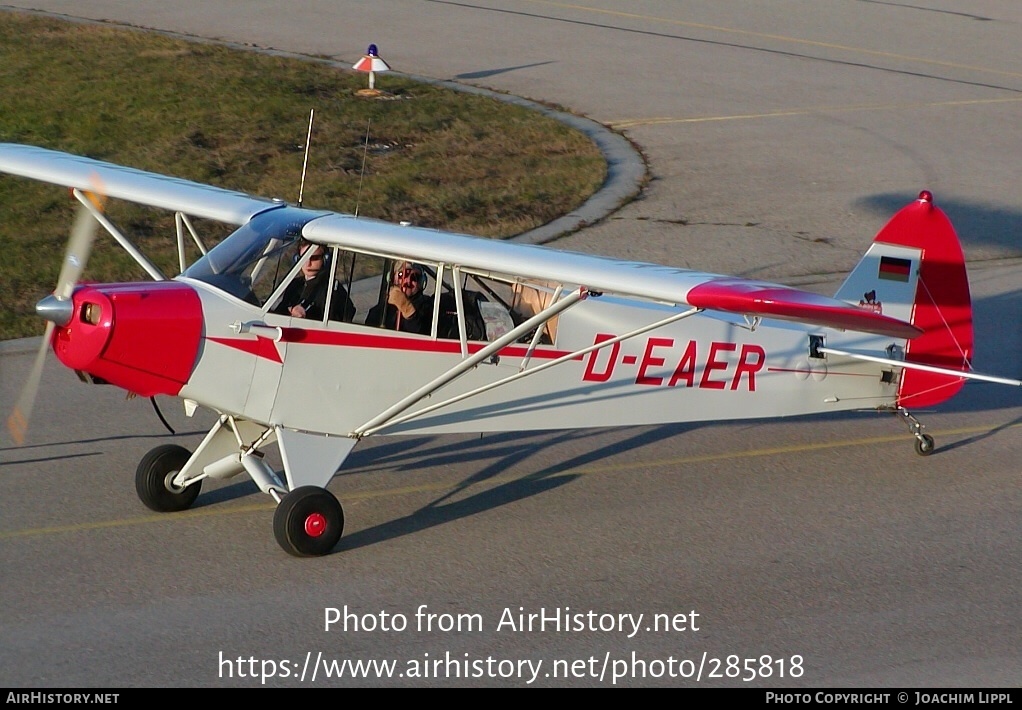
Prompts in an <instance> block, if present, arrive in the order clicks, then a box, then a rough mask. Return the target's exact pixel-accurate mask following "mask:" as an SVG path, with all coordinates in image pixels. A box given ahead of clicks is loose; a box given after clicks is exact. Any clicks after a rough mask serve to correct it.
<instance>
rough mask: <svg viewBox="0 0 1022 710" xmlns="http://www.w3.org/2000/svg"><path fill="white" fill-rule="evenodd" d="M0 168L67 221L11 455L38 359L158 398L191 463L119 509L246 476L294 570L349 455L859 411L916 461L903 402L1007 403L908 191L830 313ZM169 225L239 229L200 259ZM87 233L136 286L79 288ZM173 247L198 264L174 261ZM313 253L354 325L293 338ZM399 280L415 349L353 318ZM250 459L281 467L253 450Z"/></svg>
mask: <svg viewBox="0 0 1022 710" xmlns="http://www.w3.org/2000/svg"><path fill="white" fill-rule="evenodd" d="M0 172H4V173H8V174H11V175H16V176H21V177H26V178H32V179H35V180H41V181H45V182H49V183H54V184H57V185H62V186H65V187H69V188H71V189H72V191H73V193H74V194H75V196H76V197H77V198H78V199H79V201H80V202H81V204H82V208H81V209H82V214H83V215H84V216H83V217H79V222H78V224H77V226H76V228H75V230H74V232H73V234H72V239H71V243H70V244H69V247H68V254H67V257H66V259H65V264H64V267H63V269H62V273H61V277H60V280H59V282H58V284H57V289H56V290H55V292H54V294H53V295H52V296H48V297H46V298H44V299H43V300H42V301H40V302H39V304H38V305H37V308H36V310H37V312H38V314H39V315H40V316H42V317H43V318H46V319H47V320H48V321H49V323H48V324H47V330H46V335H45V337H44V342H43V347H42V349H41V350H40V357H39V358H38V359H37V365H36V367H35V368H34V370H33V374H32V376H31V377H30V379H29V382H28V384H27V385H26V388H25V392H24V393H23V395H22V398H21V400H20V401H19V404H18V406H17V407H16V409H15V412H14V414H12V416H11V418H10V420H9V427H10V429H11V431H12V434H13V435H14V437H15V439H16V440H18V441H20V440H21V438H22V437H23V436H24V434H25V431H26V429H27V423H28V418H29V416H30V413H31V408H32V403H33V401H34V398H35V389H36V386H37V384H38V379H39V372H40V370H41V364H42V358H43V357H44V355H45V350H46V348H47V347H48V346H51V347H52V348H53V350H54V352H55V353H56V354H57V357H58V358H59V359H60V361H61V362H62V363H63V364H65V365H66V366H67V367H69V368H71V369H73V370H74V371H76V372H77V373H78V374H79V376H80V377H81V378H82V379H84V380H86V381H89V382H96V383H109V384H112V385H115V386H117V387H121V388H124V389H125V390H127V391H128V392H130V393H134V394H137V395H141V396H146V397H153V396H155V395H172V396H176V397H179V398H181V399H182V400H184V404H185V409H186V412H187V413H189V414H191V413H192V412H194V410H195V409H196V407H199V406H202V407H207V408H209V409H211V410H213V411H215V412H216V413H218V415H219V417H218V419H217V421H216V423H215V425H214V426H213V428H212V429H211V430H210V432H209V433H208V434H207V435H206V437H205V438H204V440H203V441H202V443H201V444H199V446H198V448H197V449H196V450H195V451H188V450H187V449H185V448H183V447H181V446H177V445H163V446H159V447H156V448H155V449H153V450H152V451H150V452H149V453H148V454H146V455H145V457H143V459H142V460H141V462H140V463H139V466H138V470H137V473H136V488H137V491H138V494H139V497H140V498H141V500H142V502H143V503H145V505H147V506H148V507H149V508H151V509H153V510H156V511H178V510H183V509H185V508H188V507H189V506H190V505H192V503H193V502H194V501H195V499H196V496H198V494H199V489H200V486H201V485H202V480H203V479H204V478H213V479H225V478H229V477H231V476H235V475H237V474H240V473H247V474H248V475H249V476H251V478H252V479H253V481H255V483H256V484H257V485H258V486H259V488H260V489H261V490H262V491H263V492H264V493H266V494H268V495H270V496H272V497H273V498H274V500H275V501H276V502H277V508H276V511H275V513H274V518H273V530H274V535H275V537H276V539H277V541H278V542H279V544H280V545H281V547H282V548H283V549H284V550H286V551H287V552H289V553H291V554H294V555H298V556H312V555H322V554H326V553H328V552H329V551H330V550H331V549H333V548H334V546H335V545H336V544H337V542H338V540H339V538H340V536H341V532H342V528H343V524H344V516H343V512H342V508H341V505H340V503H339V502H338V501H337V499H336V498H335V497H334V495H333V494H331V493H330V492H329V491H327V490H326V486H327V484H328V483H329V482H330V480H331V479H332V478H333V476H334V475H335V473H336V472H337V470H338V469H339V467H340V466H341V465H342V463H343V462H344V460H345V458H346V457H347V456H348V454H349V453H350V452H351V451H352V449H353V448H354V446H355V445H356V444H357V443H358V442H359V440H361V439H362V438H363V437H366V436H371V435H375V434H441V433H452V432H490V431H505V430H537V429H559V428H572V427H605V426H614V425H641V424H657V423H664V422H691V421H705V420H728V419H749V418H763V417H780V416H787V415H799V414H809V413H816V412H820V413H830V412H837V411H843V410H862V409H875V410H888V411H893V412H897V413H900V414H901V415H902V417H903V419H904V421H905V422H906V423H907V424H908V425H909V427H910V429H911V432H912V434H913V435H914V436H915V447H916V451H917V452H918V453H919V454H921V455H927V454H929V453H931V452H932V451H933V448H934V441H933V438H932V437H931V436H929V435H928V434H925V433H923V427H922V425H921V424H920V423H919V422H918V421H917V420H916V419H915V417H913V416H912V415H911V414H910V413H909V411H908V408H909V407H913V408H919V407H930V406H932V405H935V404H938V403H940V402H942V401H944V400H946V399H948V398H949V397H951V396H952V395H954V394H955V393H956V392H957V391H958V390H959V389H960V388H961V387H962V385H963V383H964V382H965V381H966V379H969V378H974V379H981V380H986V381H991V382H999V383H1004V384H1009V385H1014V386H1020V385H1022V382H1020V381H1018V380H1013V379H1008V378H1002V377H993V376H988V375H981V374H977V373H974V372H972V367H971V360H972V352H973V332H972V306H971V301H970V295H969V284H968V279H967V275H966V269H965V263H964V258H963V254H962V249H961V246H960V244H959V241H958V238H957V236H956V234H955V232H954V229H953V227H952V225H951V223H950V221H949V220H948V218H947V217H946V215H945V214H944V213H943V212H942V211H941V210H940V209H939V208H938V207H937V206H935V205H934V203H933V198H932V196H931V195H930V193H929V192H926V191H924V192H922V193H920V195H919V198H918V199H917V200H915V201H914V202H912V203H911V204H909V205H908V206H906V207H904V208H903V209H902V210H901V211H900V212H898V213H897V214H896V215H895V216H894V217H893V218H892V219H891V221H890V222H889V223H888V224H887V225H886V226H885V227H884V228H883V229H882V230H881V231H880V232H879V234H877V236H876V238H875V240H874V241H873V244H872V246H871V247H870V248H869V250H868V251H867V252H866V254H865V256H863V258H862V260H861V261H860V262H859V264H858V265H857V266H856V267H855V269H854V270H853V271H852V272H851V274H850V275H849V276H848V278H847V280H846V281H845V283H844V284H843V285H842V286H841V288H840V289H839V290H838V292H837V294H836V295H835V296H834V297H833V298H829V297H825V296H820V295H817V294H814V293H809V292H806V291H801V290H797V289H794V288H789V287H786V286H782V285H777V284H771V283H765V282H761V281H755V280H749V279H743V278H735V277H730V276H720V275H715V274H708V273H701V272H698V271H691V270H688V269H679V268H672V267H667V266H657V265H654V264H645V263H636V262H626V261H619V260H613V259H606V258H600V257H597V256H590V255H585V254H578V253H570V252H564V251H559V250H555V249H550V248H545V247H538V246H526V245H520V244H513V243H509V242H503V241H499V240H490V239H480V238H474V237H470V236H465V235H459V234H449V233H443V232H439V231H436V230H432V229H422V228H417V227H412V226H405V225H394V224H387V223H383V222H379V221H374V220H370V219H365V218H359V217H354V216H351V215H344V214H335V213H331V212H324V211H317V210H312V209H305V208H302V207H296V206H292V205H289V204H286V203H284V202H281V201H274V200H268V199H262V198H257V197H252V196H250V195H246V194H242V193H239V192H232V191H229V190H225V189H221V188H217V187H211V186H207V185H201V184H198V183H194V182H188V181H184V180H179V179H176V178H171V177H167V176H163V175H158V174H154V173H148V172H142V171H139V170H134V169H131V168H126V167H121V166H117V165H113V164H110V163H104V162H100V161H96V160H92V159H88V158H84V157H79V156H74V155H70V154H67V153H60V152H56V151H51V150H46V149H42V148H37V147H31V146H24V145H13V144H2V145H0ZM95 193H102V195H104V196H105V197H107V198H114V199H123V200H127V201H130V202H134V203H138V204H143V205H149V206H152V207H157V208H163V209H167V210H171V211H173V212H174V213H175V214H176V217H177V239H178V247H179V254H180V255H181V256H180V262H181V264H180V268H181V271H182V273H180V274H179V275H177V276H175V277H174V278H172V279H168V278H166V277H165V275H164V274H163V273H161V272H160V270H159V269H157V268H156V267H155V266H154V265H153V264H152V263H150V262H149V261H148V260H147V259H146V257H145V256H144V255H142V254H141V253H140V252H139V251H138V250H137V249H136V248H135V247H134V246H133V244H132V243H131V242H130V240H129V239H128V238H127V237H126V236H125V235H124V234H122V233H121V232H120V231H119V230H118V229H117V228H116V227H115V226H114V225H113V224H111V223H110V221H109V220H108V219H107V217H106V216H105V214H104V213H103V211H102V209H101V205H100V204H99V201H98V200H96V199H95V198H94V194H95ZM191 218H206V219H210V220H216V221H219V222H224V223H227V224H232V225H237V226H238V229H237V231H235V232H234V233H232V234H231V235H230V236H229V237H227V238H226V239H224V240H223V241H222V242H220V243H219V244H218V245H216V246H215V248H212V249H209V250H208V251H207V250H206V248H205V246H203V244H202V241H201V239H200V237H199V235H198V234H197V233H196V231H195V229H194V227H193V224H192V221H191ZM97 224H101V225H102V226H103V227H104V228H105V229H106V230H107V231H108V232H109V233H110V234H111V235H112V236H113V237H114V238H115V239H116V240H117V241H118V243H120V244H121V246H123V247H124V248H125V249H127V250H128V252H129V253H130V254H131V255H132V256H133V257H134V258H135V259H136V261H138V263H139V264H140V265H141V266H142V267H143V268H144V269H145V270H146V272H147V273H148V274H150V275H151V276H152V278H153V279H154V281H151V282H148V281H147V282H143V283H117V284H79V283H78V277H79V276H80V274H81V271H82V269H83V268H84V266H85V261H86V259H87V256H88V253H89V250H90V246H91V240H92V234H93V233H94V232H95V225H97ZM189 237H191V238H192V239H194V240H195V242H196V244H198V245H199V248H200V249H201V250H202V252H203V256H202V257H201V258H199V259H198V260H196V261H195V263H193V264H191V265H190V266H186V264H185V263H184V261H185V258H184V253H185V242H186V239H187V238H189ZM300 240H304V241H301V242H300ZM306 242H311V243H313V244H315V245H319V246H321V247H323V249H322V250H320V249H310V248H305V249H304V250H303V249H302V248H301V246H302V245H303V244H305V243H306ZM321 251H322V252H323V253H325V255H326V257H327V259H326V261H325V263H326V264H327V266H325V267H324V268H328V269H329V270H330V279H332V280H333V282H334V283H336V284H341V285H343V286H344V287H345V288H346V290H347V292H350V293H351V294H352V296H353V297H354V300H355V301H356V302H357V301H359V300H360V298H361V299H362V300H363V303H361V304H358V306H359V307H358V308H357V310H356V315H355V316H354V318H352V317H350V312H349V313H348V314H346V315H345V316H342V317H341V318H342V319H341V320H331V319H330V317H329V316H330V314H331V313H335V312H338V309H335V308H333V307H331V304H330V303H329V302H328V303H327V305H326V307H325V308H324V309H323V312H324V315H323V317H322V319H320V320H318V321H312V320H309V319H307V318H295V317H292V316H291V315H278V314H276V313H274V312H273V311H274V309H275V307H276V305H277V304H278V303H279V302H280V300H281V298H282V295H283V294H284V291H285V289H286V288H287V286H288V284H289V283H290V282H291V281H292V280H293V279H295V278H299V277H300V275H301V270H302V266H303V264H304V263H305V262H306V261H308V260H309V259H310V258H312V256H313V254H314V252H315V253H320V252H321ZM381 260H382V263H383V264H384V266H383V267H382V268H381V267H380V266H379V264H380V262H381ZM404 261H408V262H413V263H415V264H417V265H421V266H423V267H425V270H426V271H427V272H428V273H430V274H431V275H432V284H431V285H430V286H428V287H427V289H431V290H432V292H433V293H432V296H431V297H432V298H433V299H434V301H433V304H434V307H433V309H432V311H433V320H432V324H431V327H430V328H429V332H428V333H427V334H410V333H404V332H399V331H394V330H387V329H383V328H381V327H378V325H377V324H376V323H368V324H367V323H366V322H365V321H366V313H367V311H368V306H371V305H375V304H376V302H377V300H378V299H379V300H380V301H383V300H385V299H386V297H387V291H388V288H387V285H388V284H387V281H386V280H385V279H386V278H387V277H389V275H390V273H391V268H390V265H391V264H394V263H400V262H404ZM366 262H373V263H375V264H376V265H377V266H376V272H377V273H380V274H383V276H379V277H377V279H376V281H377V284H376V285H374V286H373V287H372V288H371V289H370V291H369V293H368V295H365V296H362V295H361V294H362V293H363V289H360V288H359V286H358V284H356V283H353V280H354V279H353V275H354V274H355V273H360V272H361V271H363V270H364V269H363V268H362V265H363V264H365V263H366ZM381 281H382V282H383V283H380V282H381ZM455 284H457V287H455V286H454V285H455ZM330 294H331V295H330V296H328V298H330V299H333V298H346V292H345V291H343V290H340V289H337V290H331V291H330ZM334 305H336V304H334ZM339 310H340V311H344V309H343V308H342V309H339ZM310 384H312V385H314V390H313V389H310ZM311 391H314V393H315V395H314V396H310V392H311ZM272 444H276V445H277V446H278V447H279V451H280V458H281V460H282V462H283V470H282V471H276V470H273V468H272V467H271V466H270V465H269V464H268V463H267V462H266V459H265V456H264V454H263V449H265V448H266V447H269V446H271V445H272Z"/></svg>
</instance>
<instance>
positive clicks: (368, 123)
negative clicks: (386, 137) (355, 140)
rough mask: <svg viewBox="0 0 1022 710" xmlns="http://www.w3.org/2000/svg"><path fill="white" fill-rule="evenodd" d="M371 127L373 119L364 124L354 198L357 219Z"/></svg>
mask: <svg viewBox="0 0 1022 710" xmlns="http://www.w3.org/2000/svg"><path fill="white" fill-rule="evenodd" d="M372 125H373V119H371V118H370V119H369V121H368V122H367V123H366V140H365V145H364V146H363V147H362V171H361V172H360V173H359V175H358V195H356V196H355V216H356V217H358V205H359V203H360V202H362V181H363V180H365V176H366V158H367V157H368V156H369V128H370V127H371V126H372Z"/></svg>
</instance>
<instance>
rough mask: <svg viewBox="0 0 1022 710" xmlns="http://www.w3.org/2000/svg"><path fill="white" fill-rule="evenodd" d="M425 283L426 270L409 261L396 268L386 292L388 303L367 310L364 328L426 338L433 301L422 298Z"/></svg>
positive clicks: (428, 298)
mask: <svg viewBox="0 0 1022 710" xmlns="http://www.w3.org/2000/svg"><path fill="white" fill-rule="evenodd" d="M426 279H427V277H426V270H425V269H424V268H423V267H422V266H420V265H419V264H413V263H411V262H409V261H403V262H401V263H400V264H398V265H397V267H396V268H395V269H394V272H393V276H392V278H391V282H390V284H391V285H390V290H389V291H388V292H387V303H386V304H379V303H377V304H376V305H375V306H373V307H372V308H371V309H370V310H369V316H368V317H367V318H366V325H375V326H381V325H382V327H384V328H389V329H390V330H399V331H401V332H404V333H421V334H423V335H429V333H430V331H431V330H432V327H433V298H432V297H431V296H427V295H426V294H425V290H426ZM381 305H383V306H385V307H386V312H383V311H382V310H381ZM381 318H382V322H381Z"/></svg>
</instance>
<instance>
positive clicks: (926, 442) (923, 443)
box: [898, 407, 936, 456]
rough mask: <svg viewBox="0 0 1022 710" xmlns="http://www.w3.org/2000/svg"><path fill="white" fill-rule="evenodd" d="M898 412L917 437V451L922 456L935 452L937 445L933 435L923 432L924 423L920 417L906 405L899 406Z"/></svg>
mask: <svg viewBox="0 0 1022 710" xmlns="http://www.w3.org/2000/svg"><path fill="white" fill-rule="evenodd" d="M898 414H900V415H901V418H902V420H903V421H904V422H905V424H906V425H907V426H908V428H909V431H911V432H912V436H914V437H915V438H916V453H917V454H919V455H920V456H929V455H930V454H932V453H933V450H934V448H936V447H935V445H934V442H933V437H932V436H930V435H929V434H924V433H923V425H922V423H920V421H919V420H918V419H916V418H915V417H914V416H912V414H911V413H910V412H909V411H908V410H907V409H905V408H904V407H898Z"/></svg>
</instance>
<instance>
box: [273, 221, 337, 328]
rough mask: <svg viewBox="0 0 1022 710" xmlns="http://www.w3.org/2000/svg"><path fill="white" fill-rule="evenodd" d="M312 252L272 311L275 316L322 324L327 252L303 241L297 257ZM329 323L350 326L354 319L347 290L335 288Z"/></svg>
mask: <svg viewBox="0 0 1022 710" xmlns="http://www.w3.org/2000/svg"><path fill="white" fill-rule="evenodd" d="M309 249H312V250H313V252H312V256H310V257H309V259H308V261H306V262H305V263H304V264H302V271H301V273H300V274H298V275H297V276H296V277H295V278H294V280H292V281H291V283H289V284H288V285H287V288H286V289H284V295H283V297H281V300H280V304H279V305H278V306H277V307H276V308H274V309H273V312H274V313H279V314H280V315H290V316H291V317H292V318H308V319H309V320H318V321H321V320H323V309H324V308H325V307H326V296H327V291H328V289H329V284H330V269H329V268H327V252H326V249H324V248H323V247H322V246H320V245H318V244H312V243H310V242H307V241H304V240H302V242H301V243H300V245H299V252H298V253H299V255H301V256H304V255H305V252H306V251H308V250H309ZM330 310H331V314H330V318H331V320H344V321H348V322H350V321H351V320H352V318H354V317H355V304H353V303H352V302H351V298H350V297H349V296H348V292H347V290H345V288H344V287H343V286H341V285H340V284H338V283H335V284H334V296H333V299H332V304H331V309H330Z"/></svg>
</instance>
